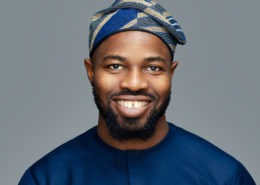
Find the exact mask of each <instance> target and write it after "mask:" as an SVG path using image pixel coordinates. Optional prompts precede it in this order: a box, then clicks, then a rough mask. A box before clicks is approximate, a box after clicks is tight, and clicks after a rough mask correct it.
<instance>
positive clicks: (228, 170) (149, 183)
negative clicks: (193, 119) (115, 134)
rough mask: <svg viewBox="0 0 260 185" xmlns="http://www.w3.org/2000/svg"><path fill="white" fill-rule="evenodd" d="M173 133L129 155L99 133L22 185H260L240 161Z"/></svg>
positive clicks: (66, 148)
mask: <svg viewBox="0 0 260 185" xmlns="http://www.w3.org/2000/svg"><path fill="white" fill-rule="evenodd" d="M169 127H170V129H169V132H168V134H167V136H166V137H165V138H164V139H163V141H161V142H160V143H159V144H158V145H156V146H154V147H152V148H150V149H147V150H127V151H122V150H118V149H115V148H113V147H111V146H109V145H107V144H105V143H104V142H103V141H102V140H101V139H100V138H99V136H98V135H97V131H96V130H97V129H96V127H94V128H92V129H90V130H88V131H87V132H85V133H83V134H82V135H80V136H78V137H76V138H74V139H73V140H71V141H69V142H67V143H65V144H63V145H61V146H60V147H58V148H57V149H55V150H53V151H52V152H50V153H49V154H47V155H46V156H44V157H43V158H42V159H40V160H39V161H38V162H36V163H35V164H33V165H32V166H31V167H30V168H29V169H28V170H27V171H26V172H25V174H24V175H23V177H22V179H21V180H20V182H19V185H104V184H108V185H255V183H254V181H253V179H252V178H251V176H250V175H249V173H248V172H247V170H246V169H245V168H244V166H243V165H242V164H241V163H240V162H238V161H237V160H236V159H234V158H233V157H231V156H230V155H228V154H226V153H225V152H223V151H222V150H220V149H219V148H217V147H215V146H214V145H212V144H210V143H209V142H207V141H206V140H204V139H202V138H200V137H198V136H196V135H194V134H192V133H189V132H187V131H185V130H183V129H181V128H179V127H177V126H175V125H173V124H170V123H169Z"/></svg>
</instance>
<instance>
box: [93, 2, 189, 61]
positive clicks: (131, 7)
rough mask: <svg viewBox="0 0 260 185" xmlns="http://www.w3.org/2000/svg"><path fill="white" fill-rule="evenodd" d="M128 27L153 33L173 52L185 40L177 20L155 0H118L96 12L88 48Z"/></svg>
mask: <svg viewBox="0 0 260 185" xmlns="http://www.w3.org/2000/svg"><path fill="white" fill-rule="evenodd" d="M128 30H140V31H146V32H149V33H152V34H154V35H156V36H158V37H159V38H161V39H162V41H163V42H164V43H165V44H166V45H167V46H168V47H169V49H170V50H171V52H172V55H174V52H175V48H176V45H177V44H182V45H183V44H185V43H186V39H185V35H184V33H183V31H182V29H181V27H180V25H179V24H178V22H177V21H176V20H175V19H174V18H173V17H172V16H171V15H170V14H169V13H168V12H167V11H166V10H165V9H164V8H163V7H162V6H161V5H159V4H158V3H157V2H155V1H152V0H116V1H115V2H114V3H113V4H112V6H110V7H108V8H106V9H104V10H101V11H99V12H97V13H95V14H94V16H93V17H92V22H91V24H90V30H89V52H90V56H92V54H93V52H94V51H95V50H96V48H97V47H98V46H99V45H100V44H101V43H102V42H103V41H104V40H105V39H106V38H108V37H109V36H111V35H113V34H115V33H118V32H122V31H128Z"/></svg>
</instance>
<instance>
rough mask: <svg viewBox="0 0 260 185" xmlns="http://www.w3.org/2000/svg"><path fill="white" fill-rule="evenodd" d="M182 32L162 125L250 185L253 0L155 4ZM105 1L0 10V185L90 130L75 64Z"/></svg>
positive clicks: (91, 117) (255, 157)
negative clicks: (207, 149)
mask: <svg viewBox="0 0 260 185" xmlns="http://www.w3.org/2000/svg"><path fill="white" fill-rule="evenodd" d="M159 2H160V3H161V4H162V5H164V6H165V7H167V9H168V10H169V11H170V12H171V13H172V14H173V15H174V17H175V18H176V19H177V20H178V21H179V23H180V24H181V25H182V28H183V29H184V31H185V33H186V36H187V39H188V43H187V45H185V46H184V47H182V46H180V47H178V48H177V52H176V59H178V60H179V61H180V65H179V66H178V69H177V72H176V74H175V78H174V81H173V100H172V102H171V105H170V107H169V109H168V113H167V116H168V120H169V121H172V122H174V123H176V124H177V125H179V126H181V127H183V128H185V129H187V130H189V131H192V132H194V133H196V134H198V135H200V136H202V137H204V138H206V139H207V140H209V141H211V142H213V143H214V144H215V145H217V146H219V147H221V148H222V149H223V150H225V151H227V152H228V153H230V154H232V155H233V156H234V157H236V158H237V159H239V160H240V161H241V162H242V163H243V164H244V165H245V166H246V167H247V169H248V170H249V171H250V173H251V174H252V176H253V177H254V179H255V181H256V182H257V183H260V160H259V156H260V147H259V140H260V136H259V130H260V126H259V124H258V123H259V114H260V112H259V105H260V97H259V94H260V86H259V79H260V75H259V69H260V64H259V59H258V56H259V53H260V52H259V49H260V47H259V43H260V37H259V31H260V21H259V17H260V13H259V12H260V11H259V7H260V6H259V5H260V1H258V0H247V1H244V0H232V1H231V0H218V1H202V0H197V1H193V0H189V1H185V0H174V1H172V0H159ZM111 3H112V0H111V1H110V0H96V1H87V0H75V1H71V0H44V1H43V0H22V1H19V0H1V1H0V26H1V29H0V47H1V48H0V52H1V53H0V104H1V106H0V126H1V128H0V181H1V184H3V185H12V184H17V183H18V181H19V179H20V177H21V175H22V174H23V172H24V170H25V169H26V168H28V167H29V166H30V165H31V164H32V163H34V162H35V161H36V160H38V159H39V158H40V157H42V156H43V155H45V154H46V153H48V152H49V151H50V150H52V149H54V148H55V147H57V146H58V145H60V144H62V143H64V142H65V141H67V140H69V139H71V138H73V137H75V136H77V135H78V134H80V133H82V132H84V131H85V130H87V129H88V128H90V127H92V126H94V125H95V124H96V121H97V119H96V118H97V110H96V107H95V105H94V103H93V100H92V99H93V98H92V94H91V87H90V85H89V83H88V80H87V76H86V74H85V69H84V67H83V58H84V57H87V56H88V46H87V41H88V25H89V23H90V21H89V19H90V16H91V15H92V14H93V13H94V12H95V11H97V10H99V9H101V8H104V7H106V6H107V5H110V4H111Z"/></svg>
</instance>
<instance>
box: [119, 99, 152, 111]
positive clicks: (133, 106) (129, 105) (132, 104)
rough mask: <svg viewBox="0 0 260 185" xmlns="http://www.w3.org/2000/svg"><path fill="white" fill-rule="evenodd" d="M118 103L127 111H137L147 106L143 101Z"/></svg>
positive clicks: (121, 101)
mask: <svg viewBox="0 0 260 185" xmlns="http://www.w3.org/2000/svg"><path fill="white" fill-rule="evenodd" d="M118 103H119V104H120V105H122V106H124V107H126V108H128V109H137V108H140V107H142V106H144V105H146V104H147V102H145V101H125V100H120V101H118Z"/></svg>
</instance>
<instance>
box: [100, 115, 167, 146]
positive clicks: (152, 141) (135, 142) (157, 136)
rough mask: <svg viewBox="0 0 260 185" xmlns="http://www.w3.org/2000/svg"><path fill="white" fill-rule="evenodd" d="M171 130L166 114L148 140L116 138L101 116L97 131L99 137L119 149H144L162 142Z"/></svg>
mask: <svg viewBox="0 0 260 185" xmlns="http://www.w3.org/2000/svg"><path fill="white" fill-rule="evenodd" d="M168 131H169V127H168V124H167V122H166V118H165V116H162V117H161V118H160V119H159V120H158V123H157V125H156V129H155V133H154V135H153V136H152V137H151V138H149V139H148V140H142V139H138V138H134V139H128V140H125V141H120V140H117V139H114V138H113V137H112V136H111V135H110V133H109V131H108V129H107V127H106V122H105V120H104V119H103V118H102V117H101V116H99V121H98V127H97V132H98V135H99V137H100V138H101V139H102V140H103V141H104V142H105V143H106V144H108V145H110V146H112V147H114V148H117V149H119V150H144V149H148V148H151V147H153V146H155V145H157V144H158V143H160V142H161V141H162V140H163V139H164V138H165V136H166V135H167V133H168Z"/></svg>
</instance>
